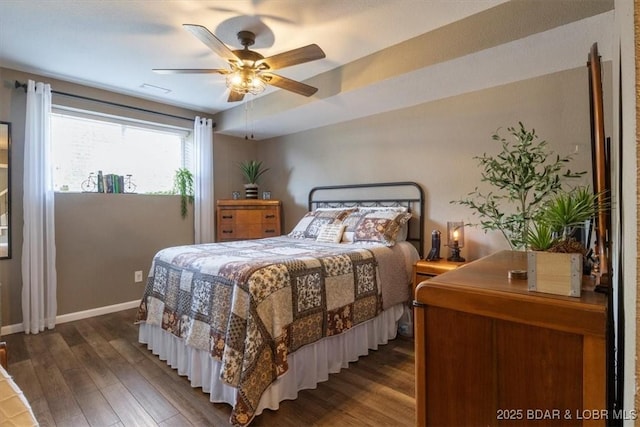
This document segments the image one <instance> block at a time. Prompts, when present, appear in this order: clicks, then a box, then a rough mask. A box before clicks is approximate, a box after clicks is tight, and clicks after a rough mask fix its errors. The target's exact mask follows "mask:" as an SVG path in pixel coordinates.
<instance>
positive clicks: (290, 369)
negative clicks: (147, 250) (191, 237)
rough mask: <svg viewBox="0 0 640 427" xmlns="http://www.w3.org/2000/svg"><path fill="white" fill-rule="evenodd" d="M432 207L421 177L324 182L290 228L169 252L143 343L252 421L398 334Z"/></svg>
mask: <svg viewBox="0 0 640 427" xmlns="http://www.w3.org/2000/svg"><path fill="white" fill-rule="evenodd" d="M389 195H390V196H389ZM423 212H424V196H423V191H422V189H421V188H420V186H419V185H418V184H416V183H412V182H394V183H381V184H357V185H340V186H325V187H315V188H313V189H312V190H311V191H310V192H309V200H308V212H307V214H305V215H304V217H303V218H302V219H301V220H300V221H299V222H298V224H297V225H296V227H295V228H294V229H293V230H292V231H291V232H290V233H289V234H288V235H284V236H280V237H274V238H266V239H258V240H247V241H234V242H223V243H212V244H202V245H190V246H179V247H172V248H166V249H163V250H161V251H159V252H158V253H157V254H156V255H155V257H154V259H153V263H152V266H151V269H150V272H149V278H148V280H147V285H146V288H145V292H144V295H143V297H142V299H141V302H140V307H139V310H138V314H137V319H136V321H137V322H138V323H139V341H140V342H141V343H144V344H146V345H147V347H148V348H149V349H150V350H152V351H153V353H154V354H157V355H158V356H159V357H160V359H162V360H166V361H167V363H168V364H169V365H170V366H171V367H173V368H174V369H177V371H178V374H179V375H184V376H187V377H188V378H189V379H190V382H191V385H192V386H193V387H202V389H203V391H205V392H207V393H209V394H210V400H211V401H212V402H226V403H228V404H230V405H231V406H232V412H231V419H230V421H231V423H232V424H234V425H247V424H249V423H250V422H251V421H252V420H253V418H254V417H255V416H256V415H259V414H260V413H262V411H263V410H264V409H267V408H268V409H274V410H275V409H277V408H278V406H279V402H281V401H283V400H286V399H295V398H296V397H297V393H298V391H299V390H303V389H308V388H315V387H316V385H317V383H319V382H321V381H326V380H327V379H328V377H329V374H330V373H336V372H338V371H340V369H342V368H347V367H348V364H349V362H353V361H355V360H357V359H358V357H360V356H364V355H366V354H367V353H368V351H369V350H370V349H377V348H378V346H379V345H381V344H386V343H387V342H388V340H390V339H394V338H395V337H396V334H397V330H398V320H399V319H400V317H401V316H402V315H403V313H405V312H406V310H407V302H408V300H409V287H410V280H411V268H412V265H413V263H414V262H415V261H416V260H417V259H418V258H420V257H421V256H422V248H423V246H424V245H423V240H424V235H423V229H424V227H423V224H424V222H423V216H422V213H423Z"/></svg>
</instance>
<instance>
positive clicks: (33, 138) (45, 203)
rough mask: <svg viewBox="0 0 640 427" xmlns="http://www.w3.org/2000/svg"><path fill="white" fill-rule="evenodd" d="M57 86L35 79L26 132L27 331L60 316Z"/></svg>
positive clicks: (48, 325)
mask: <svg viewBox="0 0 640 427" xmlns="http://www.w3.org/2000/svg"><path fill="white" fill-rule="evenodd" d="M50 116H51V87H50V86H49V85H48V84H44V83H35V82H34V81H32V80H29V83H28V85H27V114H26V120H25V122H26V124H25V135H24V195H23V211H24V212H23V216H24V225H23V243H22V319H23V325H24V331H25V333H32V334H37V333H38V332H40V331H44V329H45V328H48V329H53V328H54V327H55V322H56V311H57V302H56V246H55V232H54V193H53V168H52V164H51V136H50V128H49V123H50V120H51V118H50Z"/></svg>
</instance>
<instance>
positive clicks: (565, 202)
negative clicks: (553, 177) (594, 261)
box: [527, 187, 606, 297]
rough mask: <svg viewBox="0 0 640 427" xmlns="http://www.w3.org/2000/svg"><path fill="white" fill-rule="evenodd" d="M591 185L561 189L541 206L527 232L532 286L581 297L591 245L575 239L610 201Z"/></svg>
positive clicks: (529, 278) (537, 288) (529, 273)
mask: <svg viewBox="0 0 640 427" xmlns="http://www.w3.org/2000/svg"><path fill="white" fill-rule="evenodd" d="M600 199H601V198H600V197H599V195H598V194H596V193H593V192H592V191H591V190H590V189H589V188H588V187H578V188H575V189H573V190H571V191H567V192H559V193H558V194H556V195H555V196H554V197H553V198H551V199H550V200H549V201H547V202H546V203H545V204H544V205H543V206H542V208H541V210H540V212H539V214H538V215H537V217H536V218H535V220H534V222H533V227H531V228H530V229H529V230H528V233H527V246H528V248H529V249H531V251H530V252H529V253H528V255H527V256H528V260H527V265H528V270H529V271H528V281H529V289H530V290H535V291H539V292H547V293H553V294H560V295H569V296H576V297H579V296H580V288H581V285H582V271H583V269H582V266H583V262H584V257H585V255H586V254H587V248H586V247H585V246H584V244H583V243H582V242H579V241H578V240H576V239H575V237H574V235H575V232H576V230H577V229H578V228H580V227H584V226H585V223H586V222H587V221H589V220H593V219H594V218H595V216H596V214H597V213H598V212H600V211H601V209H604V208H606V204H604V205H603V203H602V202H601V201H600Z"/></svg>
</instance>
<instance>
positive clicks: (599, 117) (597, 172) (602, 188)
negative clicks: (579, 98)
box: [587, 43, 611, 293]
mask: <svg viewBox="0 0 640 427" xmlns="http://www.w3.org/2000/svg"><path fill="white" fill-rule="evenodd" d="M587 66H588V68H589V104H590V109H591V159H592V162H593V189H594V192H595V193H596V194H597V195H598V200H597V202H598V204H599V205H601V206H603V207H604V208H600V209H599V211H598V216H597V217H596V221H595V232H596V233H595V234H596V239H595V251H594V252H595V256H596V265H595V268H594V272H593V275H594V276H595V279H596V290H597V291H600V292H605V293H609V292H610V290H611V280H610V279H611V255H610V253H611V241H610V236H611V215H610V212H609V211H610V206H608V203H607V198H609V197H610V196H611V182H610V176H611V166H610V160H609V156H610V147H609V145H608V143H607V140H606V139H605V136H604V108H603V100H602V71H601V68H602V67H601V64H600V55H599V54H598V44H597V43H594V44H593V45H592V46H591V51H590V52H589V60H588V62H587Z"/></svg>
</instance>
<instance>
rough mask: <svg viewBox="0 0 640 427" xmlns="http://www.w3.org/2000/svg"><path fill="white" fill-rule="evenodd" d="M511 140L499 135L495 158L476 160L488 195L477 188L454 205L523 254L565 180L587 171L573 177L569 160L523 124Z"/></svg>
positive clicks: (514, 129) (511, 129)
mask: <svg viewBox="0 0 640 427" xmlns="http://www.w3.org/2000/svg"><path fill="white" fill-rule="evenodd" d="M507 131H508V133H509V135H510V136H511V138H510V139H507V138H504V137H502V136H501V135H500V134H499V133H498V132H496V133H495V134H494V135H492V139H493V140H494V141H497V142H499V143H500V144H501V148H502V150H501V151H500V152H499V153H498V154H496V155H489V154H487V153H484V154H483V155H482V156H476V157H474V158H475V159H477V160H478V163H479V166H480V168H481V169H482V172H481V181H482V182H484V183H487V184H489V186H490V187H491V188H490V189H489V190H480V189H479V188H478V187H476V188H475V189H474V190H473V191H472V192H470V193H469V194H468V195H467V197H466V198H463V199H461V200H454V201H452V203H458V204H461V205H464V206H467V207H469V208H470V209H471V210H472V211H473V215H475V216H477V217H478V218H479V220H480V222H479V224H474V225H479V226H480V227H481V228H482V229H483V230H485V231H489V230H499V231H500V232H501V233H502V235H503V236H504V238H505V239H506V240H507V242H508V243H509V246H510V247H511V249H519V250H522V249H525V247H526V244H527V235H528V233H529V228H530V224H531V222H532V221H535V220H536V219H537V217H538V215H539V213H540V208H541V206H542V204H543V203H544V202H545V201H546V200H547V199H548V198H549V197H551V196H553V195H554V194H556V193H557V192H558V191H560V190H561V188H562V184H563V180H564V179H569V178H578V177H580V176H582V175H584V174H585V173H586V172H572V171H571V170H570V169H568V168H567V167H566V166H567V164H568V163H569V162H570V161H571V156H570V155H567V156H564V157H561V156H559V155H556V154H554V153H553V152H552V151H550V150H549V149H548V144H547V142H546V141H544V140H539V139H538V136H537V135H536V132H535V129H531V130H527V129H526V128H525V127H524V125H523V124H522V123H521V122H519V123H518V126H517V127H508V128H507Z"/></svg>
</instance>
